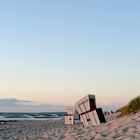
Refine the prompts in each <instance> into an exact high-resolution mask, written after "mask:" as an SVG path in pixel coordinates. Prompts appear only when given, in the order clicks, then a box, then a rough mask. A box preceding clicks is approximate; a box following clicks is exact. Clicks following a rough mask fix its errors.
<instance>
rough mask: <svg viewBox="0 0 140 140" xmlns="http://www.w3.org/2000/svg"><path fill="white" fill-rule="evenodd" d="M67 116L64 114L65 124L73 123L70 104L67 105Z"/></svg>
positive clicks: (72, 110)
mask: <svg viewBox="0 0 140 140" xmlns="http://www.w3.org/2000/svg"><path fill="white" fill-rule="evenodd" d="M66 110H67V116H65V124H74V116H73V115H74V108H73V107H72V106H67V107H66Z"/></svg>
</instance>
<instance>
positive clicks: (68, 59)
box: [0, 0, 140, 111]
mask: <svg viewBox="0 0 140 140" xmlns="http://www.w3.org/2000/svg"><path fill="white" fill-rule="evenodd" d="M139 5H140V1H139V0H134V1H132V0H116V1H112V0H106V1H104V0H69V1H68V0H67V1H66V0H59V1H58V0H41V1H38V0H30V1H29V0H24V1H21V0H13V1H10V0H7V1H0V99H1V100H2V101H3V100H4V101H5V100H8V101H9V100H10V101H11V99H15V101H18V100H19V101H22V100H25V101H29V102H36V103H37V104H40V105H42V104H45V105H55V106H57V105H60V106H61V105H64V106H65V105H73V104H74V103H75V102H76V101H77V100H79V99H80V98H81V97H83V96H85V95H87V94H95V96H96V99H97V103H98V104H103V105H110V106H112V105H113V104H114V105H115V104H120V105H122V104H126V103H127V102H128V101H129V100H131V99H132V98H133V97H135V96H137V95H139V93H140V86H139V84H140V74H139V72H140V65H139V60H140V41H139V38H140V26H139V25H140V16H139V15H140V8H139ZM16 105H17V106H18V104H16ZM4 110H5V109H4V106H2V107H1V109H0V111H4ZM16 110H17V109H15V108H14V109H13V111H16ZM25 110H26V109H25ZM38 110H40V109H38Z"/></svg>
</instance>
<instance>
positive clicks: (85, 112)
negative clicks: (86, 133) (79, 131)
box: [75, 95, 105, 127]
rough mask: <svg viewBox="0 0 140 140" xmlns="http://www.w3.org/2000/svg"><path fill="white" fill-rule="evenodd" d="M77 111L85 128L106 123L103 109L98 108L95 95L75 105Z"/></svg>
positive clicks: (88, 96)
mask: <svg viewBox="0 0 140 140" xmlns="http://www.w3.org/2000/svg"><path fill="white" fill-rule="evenodd" d="M75 109H76V110H77V112H78V113H79V114H80V120H81V122H82V123H83V125H84V127H89V126H95V125H99V124H100V123H103V122H105V117H104V114H103V112H102V109H101V108H98V109H97V108H96V100H95V95H87V96H85V97H84V98H82V99H80V100H79V101H78V102H76V104H75Z"/></svg>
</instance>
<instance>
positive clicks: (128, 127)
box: [0, 113, 140, 140]
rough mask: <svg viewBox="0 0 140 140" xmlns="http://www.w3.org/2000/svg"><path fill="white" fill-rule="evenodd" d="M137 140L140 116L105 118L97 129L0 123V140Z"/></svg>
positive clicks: (61, 123) (61, 122)
mask: <svg viewBox="0 0 140 140" xmlns="http://www.w3.org/2000/svg"><path fill="white" fill-rule="evenodd" d="M92 139H93V140H94V139H95V140H122V139H123V140H138V139H140V113H137V114H134V115H130V116H125V117H123V118H118V117H116V115H115V114H113V115H111V116H108V117H107V122H106V123H104V124H101V125H99V126H94V127H89V128H85V127H83V126H82V125H81V124H77V125H64V120H63V119H62V120H53V121H18V122H6V123H4V124H0V140H92Z"/></svg>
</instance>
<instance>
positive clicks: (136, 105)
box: [116, 95, 140, 116]
mask: <svg viewBox="0 0 140 140" xmlns="http://www.w3.org/2000/svg"><path fill="white" fill-rule="evenodd" d="M138 111H140V95H139V96H137V97H135V98H134V99H132V100H131V101H130V102H129V103H128V104H127V105H126V106H124V107H121V108H120V109H118V110H117V111H116V112H120V113H121V114H120V116H125V115H129V114H132V113H137V112H138Z"/></svg>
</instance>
